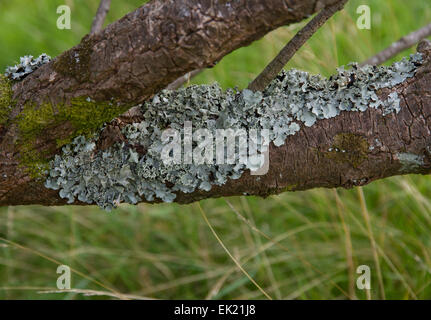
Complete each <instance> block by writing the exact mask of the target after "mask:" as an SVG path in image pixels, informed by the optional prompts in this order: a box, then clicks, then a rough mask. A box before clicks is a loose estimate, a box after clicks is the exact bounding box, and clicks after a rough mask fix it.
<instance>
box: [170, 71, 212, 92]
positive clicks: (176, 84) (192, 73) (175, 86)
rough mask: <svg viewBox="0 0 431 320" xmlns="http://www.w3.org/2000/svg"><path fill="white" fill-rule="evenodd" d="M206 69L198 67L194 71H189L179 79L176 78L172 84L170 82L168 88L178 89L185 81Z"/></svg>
mask: <svg viewBox="0 0 431 320" xmlns="http://www.w3.org/2000/svg"><path fill="white" fill-rule="evenodd" d="M203 70H204V69H196V70H193V71H190V72H188V73H186V74H185V75H183V76H181V77H179V78H178V79H177V80H175V81H174V82H171V83H170V84H168V86H167V87H166V89H168V90H176V89H178V88H179V87H181V86H182V85H183V84H184V83H186V82H189V81H190V79H191V78H193V77H195V76H197V75H198V74H199V73H201V72H202V71H203Z"/></svg>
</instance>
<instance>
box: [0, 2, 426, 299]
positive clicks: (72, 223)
mask: <svg viewBox="0 0 431 320" xmlns="http://www.w3.org/2000/svg"><path fill="white" fill-rule="evenodd" d="M64 3H66V4H68V5H70V6H71V8H72V29H71V30H58V29H57V28H56V20H57V17H58V15H57V14H56V8H57V6H58V5H61V4H64ZM142 3H143V1H138V0H127V1H126V0H113V1H112V7H113V8H112V10H111V12H110V13H109V17H108V18H109V22H112V21H115V20H116V19H118V18H120V17H121V16H123V15H124V14H125V13H127V12H129V11H131V10H133V9H134V8H136V7H138V6H139V5H141V4H142ZM361 4H368V5H369V6H370V7H371V11H372V29H371V30H358V29H357V28H356V23H355V22H356V19H357V17H358V14H356V8H357V7H358V6H359V5H361ZM97 6H98V0H91V1H90V0H63V1H56V0H40V1H33V0H13V1H12V0H2V1H1V2H0V70H4V68H5V67H6V66H7V65H10V64H14V63H15V62H17V61H18V59H19V57H20V56H22V55H25V54H32V55H35V56H37V55H39V54H40V53H42V52H46V53H48V54H49V55H51V56H56V55H57V54H59V53H60V52H62V51H63V50H66V49H68V48H70V47H71V46H73V45H75V44H76V43H78V42H79V40H80V38H81V37H83V36H84V35H85V34H86V33H87V32H88V30H89V29H90V25H91V21H92V17H93V15H94V13H95V12H96V9H97ZM429 21H431V8H430V7H429V4H428V2H427V1H423V0H411V1H404V0H387V1H379V0H350V1H349V4H348V6H347V8H346V10H345V11H343V12H341V13H339V14H337V16H336V17H335V18H334V19H331V20H330V22H329V23H328V24H326V25H325V26H324V27H323V28H322V29H321V30H320V31H319V32H318V33H317V34H316V35H315V36H314V37H313V38H312V40H311V41H310V42H309V43H308V44H307V45H306V46H305V47H304V48H303V49H301V51H300V52H298V54H297V55H296V56H295V58H294V59H293V60H292V61H291V62H290V63H289V65H288V66H287V68H291V67H295V68H300V69H303V70H307V71H311V72H313V73H322V74H325V75H330V74H331V73H333V72H334V71H335V68H336V67H337V66H339V65H343V64H347V63H349V62H350V61H363V60H365V59H366V58H368V57H369V56H371V55H373V54H374V53H376V52H378V51H379V50H381V49H383V48H385V47H386V46H388V45H389V44H390V43H391V42H393V41H394V40H397V39H398V38H400V37H401V36H403V35H405V34H407V33H409V32H411V31H413V30H415V29H418V28H419V27H422V26H423V25H425V24H427V23H429ZM304 23H305V22H304ZM304 23H300V24H297V25H293V26H289V27H284V28H281V29H279V30H276V31H275V32H272V33H271V34H268V35H267V36H266V37H265V38H264V39H262V40H260V41H258V42H256V43H254V44H252V45H251V46H249V47H247V48H242V49H240V50H237V51H235V52H233V53H232V54H230V55H229V56H227V57H226V58H225V59H223V60H222V61H221V62H220V63H219V64H218V65H217V66H216V67H215V68H213V69H211V70H207V71H205V72H204V73H202V74H201V75H199V76H198V77H197V78H196V79H193V81H192V82H194V83H211V82H213V81H218V82H220V83H221V84H222V85H223V86H224V87H233V86H238V87H240V88H242V87H245V86H246V85H247V83H248V82H249V81H250V80H252V79H253V77H254V76H255V75H257V74H258V73H259V72H260V71H261V70H262V68H263V67H264V66H265V64H266V63H267V62H268V61H270V59H271V58H272V57H273V56H274V55H275V54H276V53H277V52H278V51H279V50H280V49H281V48H282V46H283V45H284V44H285V43H286V42H287V41H288V40H289V39H290V38H291V37H292V36H293V34H294V33H295V32H296V31H297V30H298V29H299V28H300V27H301V26H302V25H303V24H304ZM411 52H413V50H410V52H404V53H403V54H402V55H401V56H404V55H407V54H408V53H411ZM401 56H399V57H397V58H400V57H401ZM430 190H431V179H430V178H429V177H427V176H405V177H395V178H391V179H386V180H384V181H378V182H375V183H373V184H371V185H369V186H366V187H364V188H355V189H352V190H341V189H337V190H326V189H325V190H324V189H316V190H310V191H307V192H295V193H284V194H282V195H279V196H272V197H269V198H267V199H260V198H255V197H237V198H230V199H211V200H205V201H201V202H200V203H196V204H191V205H187V206H180V205H175V204H173V205H172V204H162V205H146V204H142V205H138V206H127V205H123V206H121V207H120V208H119V209H118V210H115V211H114V212H112V213H109V214H108V213H106V212H103V211H101V210H99V209H98V208H96V207H73V206H69V207H50V208H45V207H40V206H31V207H29V206H27V207H10V208H5V207H3V208H0V237H1V239H0V298H1V299H16V298H19V299H29V298H31V299H48V298H49V299H51V298H53V299H106V298H108V299H109V298H115V297H116V298H145V297H147V298H164V299H180V298H181V299H195V298H200V299H205V298H207V299H220V298H223V299H266V295H269V296H270V297H272V298H283V299H349V298H352V299H353V298H359V299H366V298H375V299H380V298H386V299H415V298H422V299H428V298H431V249H430V248H431V201H430V197H429V194H430V192H429V191H430ZM201 209H202V211H201ZM240 216H242V217H244V218H245V219H247V220H244V219H243V218H241V217H240ZM206 219H208V222H209V224H210V225H211V227H212V228H214V230H215V232H216V233H217V235H218V237H219V240H218V239H216V237H215V236H214V234H213V233H212V231H211V229H210V228H209V226H208V224H207V222H206ZM220 241H222V242H223V243H224V244H225V246H226V248H227V250H229V252H230V254H231V255H232V258H233V259H235V260H236V261H237V262H238V263H240V264H241V266H242V267H243V271H242V270H240V269H239V268H238V267H237V266H236V265H235V263H234V261H233V259H232V258H231V257H230V256H229V255H228V254H227V253H226V251H225V250H224V249H223V247H222V246H221V243H220ZM58 264H66V265H69V266H70V267H71V268H72V269H73V274H72V287H73V288H74V289H76V290H75V291H73V292H66V293H64V292H63V293H55V292H51V293H47V291H51V290H56V279H57V276H58V275H57V274H56V269H57V265H58ZM364 264H365V265H368V266H370V268H371V273H372V282H371V291H370V292H368V293H367V292H365V291H363V290H358V289H357V288H356V285H355V282H356V277H357V276H358V275H357V274H356V268H357V266H359V265H364ZM244 271H245V272H247V273H248V274H249V276H250V277H252V278H253V279H254V280H255V282H256V283H257V284H258V286H260V289H259V288H258V287H257V286H256V285H255V284H253V283H252V282H251V281H250V280H249V278H248V277H247V276H246V275H245V273H244ZM90 290H94V291H90ZM89 293H91V294H93V295H92V296H88V295H86V294H89Z"/></svg>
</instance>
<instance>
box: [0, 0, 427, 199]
mask: <svg viewBox="0 0 431 320" xmlns="http://www.w3.org/2000/svg"><path fill="white" fill-rule="evenodd" d="M168 2H169V3H168ZM177 2H182V4H181V5H182V8H183V9H184V5H185V3H187V4H188V5H189V6H187V8H189V9H190V10H191V8H190V3H193V5H195V6H196V8H195V9H193V10H191V11H190V10H186V11H184V10H183V11H181V10H180V8H181V6H180V7H176V6H175V4H176V3H177ZM177 2H175V3H174V2H172V3H171V2H170V1H153V2H151V3H150V4H148V7H147V9H142V8H141V9H138V10H137V11H135V12H134V13H131V14H129V15H128V16H126V17H125V18H123V19H122V20H120V21H122V22H121V23H120V22H118V23H116V24H114V25H111V26H110V27H108V29H109V30H110V31H111V33H110V32H108V31H109V30H106V29H105V30H103V31H102V32H101V33H98V34H96V35H94V36H93V37H86V38H84V40H83V42H82V43H81V44H80V45H78V46H77V47H75V48H74V49H71V50H69V51H68V52H67V53H65V54H63V55H62V56H60V57H59V58H57V59H56V60H55V61H54V62H53V63H51V64H48V65H45V66H43V67H42V68H40V69H39V70H37V71H36V72H34V73H33V74H31V75H30V76H28V77H27V78H26V79H24V80H23V81H21V82H19V83H17V84H16V85H14V86H13V94H14V97H15V99H16V103H17V104H16V106H15V107H14V108H13V109H12V112H11V114H10V115H9V118H8V120H7V122H6V123H2V124H0V205H24V204H44V205H63V204H65V203H66V200H65V199H62V198H61V197H60V196H59V194H58V191H56V190H51V189H47V188H45V186H44V183H45V179H43V178H42V179H40V178H36V177H34V176H32V175H31V174H30V173H29V172H28V171H27V168H26V166H25V165H23V164H22V163H21V161H22V159H23V156H24V152H23V149H21V148H22V147H23V145H22V144H21V140H20V138H22V129H23V128H25V127H22V126H21V125H20V119H21V118H22V117H23V115H25V114H26V112H29V111H31V112H30V113H32V112H33V113H35V114H37V115H39V113H38V111H39V110H43V111H44V112H45V111H46V110H48V111H49V110H56V111H57V112H58V111H61V108H67V106H63V105H62V104H60V103H58V102H56V101H63V100H70V101H71V100H73V99H74V98H75V97H91V98H92V99H96V98H97V99H101V101H104V100H108V101H109V97H111V96H112V97H114V98H115V99H117V101H118V102H120V103H127V102H133V103H136V102H137V101H141V99H143V98H144V97H149V96H151V95H153V94H154V93H156V92H157V90H158V89H159V88H160V87H162V88H163V87H164V86H166V85H167V84H169V83H170V82H172V80H173V79H176V78H178V76H180V75H181V74H184V73H186V72H190V71H192V70H194V69H196V67H205V66H207V65H209V64H210V63H214V62H215V61H218V60H219V59H220V58H221V57H222V56H223V55H224V54H227V53H228V52H230V51H231V50H233V49H234V48H236V47H238V46H241V45H246V44H248V43H249V42H250V41H252V40H253V39H257V38H258V37H259V36H262V35H263V34H264V33H265V32H268V31H269V30H272V29H273V28H275V27H276V26H278V25H281V24H283V23H287V22H289V21H293V20H295V19H296V20H297V19H300V18H303V17H304V14H303V12H302V13H301V11H294V12H295V14H293V13H292V10H287V8H286V7H280V6H277V4H278V5H280V2H278V1H276V0H272V1H262V2H259V1H257V0H256V2H253V3H254V5H257V9H256V10H255V11H254V12H255V13H256V14H255V15H254V16H253V17H254V19H251V17H250V16H247V17H246V18H245V19H244V20H241V21H240V22H238V17H241V16H242V14H240V13H238V10H239V11H241V10H242V8H243V7H241V6H239V7H235V8H231V9H232V12H231V11H230V10H231V9H226V8H225V7H224V6H225V5H226V2H225V1H223V4H222V3H221V2H220V3H219V2H217V3H216V5H218V7H217V10H218V11H217V10H216V11H215V12H214V13H213V14H212V15H211V17H212V18H211V17H208V16H207V14H208V12H210V10H209V9H208V8H205V10H202V7H200V6H201V5H203V2H194V1H191V2H190V1H188V2H185V0H179V1H177ZM291 2H292V3H294V5H296V6H297V7H295V8H302V9H304V10H305V11H306V12H309V11H307V10H311V11H312V10H313V9H314V8H316V6H315V5H316V2H312V1H310V2H307V1H298V2H295V1H291ZM229 3H230V2H229ZM235 3H237V2H235ZM247 3H250V2H247ZM282 3H284V1H282ZM328 3H329V2H327V4H328ZM332 3H334V2H332ZM168 4H169V5H170V6H167V5H168ZM231 5H232V6H233V5H234V2H232V3H231ZM243 5H245V6H246V3H243ZM309 5H310V6H311V7H308V6H309ZM267 6H269V7H267ZM145 7H146V6H144V7H143V8H145ZM148 8H150V9H151V10H150V11H148ZM268 8H272V10H268ZM307 8H308V9H307ZM212 9H213V10H215V9H214V7H213V8H212ZM235 10H236V11H235ZM277 10H278V11H277ZM202 12H205V13H206V14H202V15H200V13H202ZM217 12H219V13H220V14H217ZM275 12H277V13H275ZM187 14H191V15H192V16H193V14H195V18H196V19H197V17H199V18H200V19H201V21H198V22H196V20H193V21H195V22H194V23H193V25H192V26H190V25H189V26H188V27H193V28H195V29H191V30H199V31H197V32H199V33H202V34H200V35H199V36H198V40H196V39H195V37H196V34H195V35H193V34H194V33H193V32H192V33H190V30H189V29H187V28H186V29H184V26H183V24H182V23H180V21H182V22H184V19H183V18H181V17H184V15H187ZM244 14H245V15H248V13H247V12H246V13H244ZM283 14H285V15H286V16H285V17H283V18H282V17H280V16H279V15H283ZM196 15H197V16H196ZM173 16H175V17H176V18H178V19H179V20H178V25H176V27H177V28H174V29H175V32H174V34H177V35H181V36H180V37H176V38H172V37H170V36H169V35H172V34H171V33H170V31H169V30H171V29H170V27H169V26H170V23H171V22H172V21H173V20H172V17H173ZM162 17H163V18H165V19H162ZM151 19H154V21H155V22H154V23H153V24H146V25H145V26H146V27H148V28H149V26H153V27H154V28H155V30H157V31H153V32H152V33H148V34H151V36H150V37H149V38H150V39H148V37H147V38H144V37H142V36H141V31H142V29H143V28H144V27H143V26H142V25H141V24H140V23H142V21H141V20H143V21H147V20H151ZM262 19H263V20H262ZM289 19H290V20H289ZM138 21H140V23H138ZM161 21H162V22H161ZM163 21H164V23H163ZM166 21H169V23H166ZM187 21H190V17H189V18H188V20H187ZM145 23H147V22H145ZM214 27H215V28H216V30H214V29H213V28H214ZM136 28H137V29H136ZM144 29H145V28H144ZM233 29H235V30H234V31H232V30H233ZM137 30H138V31H139V32H138V31H137ZM114 31H115V32H114ZM183 31H187V32H185V33H184V34H183V33H182V32H183ZM112 32H113V33H112ZM136 32H138V34H139V35H138V34H136ZM158 32H159V33H158ZM208 32H209V33H211V34H214V32H215V34H216V36H212V37H208V36H206V34H207V33H208ZM238 32H239V34H237V33H238ZM129 33H130V34H129ZM110 35H112V36H110ZM162 35H163V37H162ZM130 37H131V38H133V39H135V40H136V42H133V44H132V42H131V41H130ZM165 37H166V38H167V39H165ZM89 39H91V41H90V40H89ZM156 39H157V40H158V45H159V47H157V48H159V49H160V50H162V53H163V54H164V55H166V57H169V59H175V58H177V57H178V56H177V55H176V54H178V53H179V54H180V57H182V58H183V59H184V61H182V64H176V65H175V66H174V67H173V69H174V70H173V71H172V73H167V74H166V73H164V72H163V70H164V69H163V67H160V66H159V65H157V63H156V62H155V60H154V55H153V54H154V52H158V51H157V49H156V51H153V50H151V49H150V47H151V45H150V44H151V43H152V41H154V40H156ZM162 39H163V40H162ZM173 39H175V40H173ZM193 39H195V40H194V41H193ZM88 41H90V43H91V45H89V46H87V45H88ZM170 41H172V42H170ZM196 41H197V42H198V43H197V42H196ZM143 42H145V43H146V44H145V45H144V44H143ZM160 42H162V44H160ZM118 43H122V45H121V46H118ZM116 44H117V45H116ZM161 45H163V46H162V47H160V46H161ZM86 46H87V47H86ZM111 46H112V47H111ZM153 46H156V44H154V43H153ZM88 47H90V50H89V52H90V53H89V55H90V58H91V59H90V63H88V64H87V65H86V66H87V67H88V68H89V70H90V71H91V73H90V74H89V75H88V77H87V78H81V77H80V76H79V75H77V74H75V75H70V74H67V73H65V74H61V73H58V72H57V71H55V70H56V69H55V68H56V67H54V65H55V64H56V63H58V61H61V59H64V57H65V56H66V57H67V56H69V57H73V58H75V55H74V54H75V53H82V50H83V49H84V48H88ZM114 47H116V49H115V48H114ZM137 48H139V49H137ZM151 48H153V47H151ZM145 49H148V50H145ZM419 50H420V52H422V53H423V56H424V63H423V65H422V66H421V67H420V68H419V69H418V70H417V71H416V73H415V75H414V76H413V77H411V78H408V79H406V80H405V81H403V82H402V83H400V84H398V85H397V86H395V87H392V88H386V89H382V90H379V91H378V92H377V94H378V98H379V99H381V100H383V101H384V100H386V99H387V98H388V97H389V96H392V95H394V94H397V95H398V96H399V97H400V111H399V112H398V113H390V114H388V115H384V114H383V112H382V110H381V109H378V108H377V109H376V108H368V109H367V110H366V111H348V112H347V111H343V112H341V113H340V114H339V115H337V116H335V117H333V118H330V119H324V120H319V121H317V122H316V123H315V124H313V125H311V126H305V125H301V128H300V130H299V131H298V132H297V133H295V134H293V135H290V136H288V137H287V139H286V140H285V143H284V145H282V146H281V147H276V146H275V145H273V144H271V145H270V167H269V171H268V173H267V174H266V175H262V176H253V175H250V173H249V172H248V171H246V172H244V173H243V174H242V176H241V177H240V178H239V179H237V180H232V179H228V180H227V181H226V183H225V184H223V185H222V186H215V185H214V186H213V187H212V189H211V190H210V191H208V192H207V191H203V190H197V191H194V192H192V193H182V192H178V193H177V197H176V199H175V201H176V202H179V203H189V202H192V201H196V200H200V199H205V198H209V197H219V196H232V195H242V194H251V195H260V196H267V195H270V194H276V193H279V192H283V191H287V190H289V191H295V190H306V189H310V188H315V187H331V188H332V187H346V188H348V187H352V186H356V185H364V184H367V183H369V182H371V181H374V180H376V179H382V178H385V177H389V176H393V175H400V174H410V173H419V174H427V173H429V172H430V168H431V152H430V150H431V148H430V145H431V117H430V115H431V100H430V99H429V97H430V96H431V91H430V88H431V62H430V60H431V59H430V57H431V50H430V49H429V46H427V45H421V46H420V47H419ZM128 54H130V55H131V57H132V58H131V59H132V60H129V58H128ZM81 57H82V56H81ZM166 57H165V58H166ZM96 58H97V59H98V58H100V59H101V60H102V61H105V62H106V61H111V60H112V63H110V64H109V66H105V65H102V64H100V63H99V62H98V60H96ZM92 59H94V60H92ZM133 59H138V60H139V61H140V63H142V65H144V66H145V67H146V68H154V70H155V71H154V72H153V73H151V75H150V79H153V80H154V81H155V82H157V84H154V83H149V84H147V85H143V86H142V87H140V91H136V92H135V91H134V90H133V88H134V87H133V86H131V85H130V83H131V82H130V81H132V80H133V79H134V77H136V78H137V79H141V77H142V79H145V77H146V74H147V73H145V74H137V73H136V72H135V70H136V69H135V68H138V67H139V66H140V65H141V64H139V65H136V66H135V65H133V66H134V67H133V68H132V63H133V61H134V60H133ZM161 60H162V62H161V65H162V66H165V67H167V66H168V64H167V63H168V62H167V61H168V60H166V59H161ZM142 61H143V62H142ZM83 70H85V69H83ZM157 70H158V72H159V73H157V72H156V71H157ZM167 70H169V69H166V72H168V71H167ZM72 71H73V70H72ZM99 72H102V73H103V72H105V74H104V76H105V77H104V76H103V74H98V73H99ZM54 73H55V74H54ZM179 73H181V74H179ZM53 74H54V75H53ZM57 76H58V78H57ZM98 79H100V81H102V82H103V79H105V82H104V85H105V86H104V85H103V84H101V83H99V82H97V80H98ZM114 79H117V80H118V82H119V84H115V83H113V82H114ZM347 81H348V82H349V81H350V82H352V81H353V82H354V81H355V79H351V78H349V79H347ZM117 85H118V86H119V87H118V90H117V91H116V90H114V89H115V88H117V87H116V86H117ZM27 89H28V90H29V91H30V92H27ZM108 89H109V90H112V91H109V90H108ZM105 90H107V91H106V92H105ZM0 94H2V95H4V93H3V92H2V93H0ZM45 97H48V100H49V101H52V104H50V105H48V107H49V108H48V109H45V108H46V107H44V105H43V104H41V105H39V106H38V105H37V104H36V105H35V106H33V107H31V108H30V107H29V105H28V104H27V102H28V101H32V102H38V101H39V102H43V101H44V98H45ZM1 98H2V99H0V100H1V101H3V100H4V99H3V98H5V96H1ZM134 99H136V101H135V100H134ZM90 100H91V99H90ZM72 105H73V104H72ZM75 105H76V104H75ZM75 105H73V106H75ZM30 106H31V105H30ZM103 107H106V108H108V107H109V104H108V105H103ZM50 108H51V109H50ZM66 110H69V109H66ZM160 111H161V112H162V111H163V110H160ZM66 114H67V113H66ZM38 120H39V119H38ZM60 120H61V121H60V122H53V123H48V125H46V124H45V123H44V125H46V127H44V128H42V130H41V131H38V132H37V135H36V136H35V137H36V138H35V139H36V140H35V141H32V143H31V144H30V148H29V149H24V150H26V151H28V153H32V152H35V151H40V150H39V148H42V150H43V155H44V156H46V159H51V158H52V156H53V155H54V154H60V149H59V147H58V141H57V140H56V139H57V138H58V137H59V136H60V132H65V131H71V132H74V131H73V122H70V120H68V118H66V119H60ZM140 121H141V118H140V114H139V112H137V113H134V112H132V110H130V111H129V113H128V115H126V116H122V117H119V118H118V119H116V120H115V121H113V122H112V123H111V124H109V125H108V127H107V128H111V129H110V130H106V129H105V130H104V131H103V132H102V134H101V135H100V137H99V140H98V141H97V146H98V148H99V150H103V149H104V148H108V147H109V146H110V145H112V141H113V140H114V141H115V139H116V141H120V142H124V143H125V145H127V143H128V142H127V141H124V140H122V139H124V136H122V134H121V128H122V127H124V126H125V125H126V124H128V123H133V122H140ZM37 122H38V121H37ZM105 133H106V134H105ZM75 134H76V132H75ZM343 151H344V152H343ZM157 201H159V200H156V202H157ZM75 204H82V203H80V202H76V203H75Z"/></svg>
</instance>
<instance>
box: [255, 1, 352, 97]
mask: <svg viewBox="0 0 431 320" xmlns="http://www.w3.org/2000/svg"><path fill="white" fill-rule="evenodd" d="M347 1H348V0H342V1H340V2H338V3H335V4H332V5H329V6H327V7H325V8H323V9H322V11H320V12H319V13H318V14H317V15H316V16H315V17H314V18H313V19H312V20H311V21H310V22H309V23H307V24H306V26H305V27H304V28H302V29H301V30H300V31H299V32H298V33H297V34H296V35H295V36H294V37H293V38H292V39H291V40H290V41H289V42H288V43H287V45H286V46H285V47H284V48H283V49H282V50H281V51H280V53H279V54H278V55H277V56H276V57H275V58H274V60H272V61H271V62H270V63H269V64H268V65H267V66H266V67H265V69H264V70H263V71H262V72H261V73H260V74H259V75H258V76H257V77H256V79H254V80H253V81H252V82H251V83H250V84H249V86H248V89H250V90H252V91H262V90H263V89H265V88H266V87H267V86H268V84H269V83H270V82H271V81H272V80H273V79H274V78H275V77H276V76H277V75H278V74H279V73H280V71H281V70H283V67H284V66H285V65H286V64H287V63H288V62H289V60H290V59H291V58H292V57H293V56H294V55H295V53H296V52H297V51H298V50H299V49H300V48H301V47H302V46H303V45H304V43H305V42H307V40H308V39H310V38H311V37H312V36H313V34H314V33H315V32H316V31H317V30H319V28H320V27H321V26H323V25H324V24H325V22H326V21H328V20H329V18H331V17H332V16H333V15H334V14H335V13H336V12H338V11H340V10H341V9H343V8H344V5H345V4H346V2H347Z"/></svg>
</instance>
